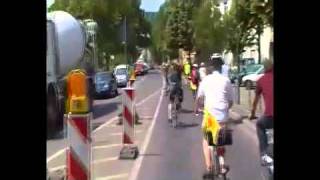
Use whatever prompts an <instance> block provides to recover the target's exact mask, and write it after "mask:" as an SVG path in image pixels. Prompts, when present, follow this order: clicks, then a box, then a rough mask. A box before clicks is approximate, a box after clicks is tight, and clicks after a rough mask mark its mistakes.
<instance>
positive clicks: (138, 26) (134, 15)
mask: <svg viewBox="0 0 320 180" xmlns="http://www.w3.org/2000/svg"><path fill="white" fill-rule="evenodd" d="M139 7H140V0H122V1H121V3H119V1H118V0H94V1H92V0H56V1H55V3H54V4H53V5H52V6H51V7H50V9H49V11H54V10H63V11H67V12H69V13H70V14H72V15H73V16H75V17H76V18H79V19H94V20H95V21H96V22H97V23H98V34H97V42H98V47H99V50H100V51H101V52H102V51H103V52H106V53H108V54H119V53H123V49H124V47H123V44H122V37H121V32H120V29H121V26H122V24H123V19H124V17H127V37H128V44H127V47H128V53H129V55H131V56H136V54H137V50H136V46H141V47H146V46H149V45H150V40H148V39H147V38H141V37H140V36H139V34H141V33H149V34H150V33H151V32H150V31H151V27H150V24H149V22H147V20H145V19H144V17H143V13H142V11H141V10H140V9H139ZM131 58H132V57H131Z"/></svg>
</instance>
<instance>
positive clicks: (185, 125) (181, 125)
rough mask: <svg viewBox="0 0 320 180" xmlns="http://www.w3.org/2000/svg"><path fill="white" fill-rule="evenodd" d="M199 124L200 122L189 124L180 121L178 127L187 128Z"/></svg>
mask: <svg viewBox="0 0 320 180" xmlns="http://www.w3.org/2000/svg"><path fill="white" fill-rule="evenodd" d="M197 126H199V124H198V123H190V124H187V123H183V122H179V124H178V126H177V128H178V129H185V128H192V127H197Z"/></svg>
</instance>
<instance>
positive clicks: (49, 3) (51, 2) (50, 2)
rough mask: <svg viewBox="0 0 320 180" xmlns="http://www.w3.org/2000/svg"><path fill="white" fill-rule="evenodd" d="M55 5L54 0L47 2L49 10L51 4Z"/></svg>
mask: <svg viewBox="0 0 320 180" xmlns="http://www.w3.org/2000/svg"><path fill="white" fill-rule="evenodd" d="M53 3H54V0H47V8H48V7H50V6H51V4H53Z"/></svg>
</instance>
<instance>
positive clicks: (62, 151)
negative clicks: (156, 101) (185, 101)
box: [47, 76, 164, 163]
mask: <svg viewBox="0 0 320 180" xmlns="http://www.w3.org/2000/svg"><path fill="white" fill-rule="evenodd" d="M144 80H145V76H144V77H143V78H142V79H141V80H140V81H139V82H142V81H144ZM162 80H163V82H162V88H163V87H164V79H163V78H162ZM156 92H158V91H156ZM154 94H156V93H153V94H151V95H149V96H148V97H146V98H145V99H147V98H148V99H149V98H150V97H151V96H153V95H154ZM119 97H120V96H119ZM145 99H142V100H141V101H143V103H144V102H146V101H144V100H145ZM141 101H140V102H138V104H143V103H142V102H141ZM136 105H137V104H136ZM118 119H119V117H118V116H115V117H113V118H111V119H110V120H109V121H107V122H105V123H104V124H102V125H101V126H99V127H98V128H96V129H95V130H93V131H92V133H96V132H98V131H100V130H101V129H103V128H104V127H108V126H109V125H110V124H111V123H113V122H114V121H116V120H118ZM65 150H66V148H63V149H61V150H59V151H57V152H56V153H55V154H53V155H52V156H50V157H48V158H47V163H49V162H50V161H52V160H53V159H55V158H56V157H58V156H59V155H61V154H63V153H64V152H65Z"/></svg>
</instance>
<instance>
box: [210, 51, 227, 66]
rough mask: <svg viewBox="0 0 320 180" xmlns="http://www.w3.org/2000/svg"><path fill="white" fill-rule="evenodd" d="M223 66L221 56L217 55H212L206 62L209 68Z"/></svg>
mask: <svg viewBox="0 0 320 180" xmlns="http://www.w3.org/2000/svg"><path fill="white" fill-rule="evenodd" d="M223 64H224V63H223V60H222V56H221V55H220V54H218V53H215V54H212V56H211V57H210V59H209V61H208V65H209V66H222V65H223Z"/></svg>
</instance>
